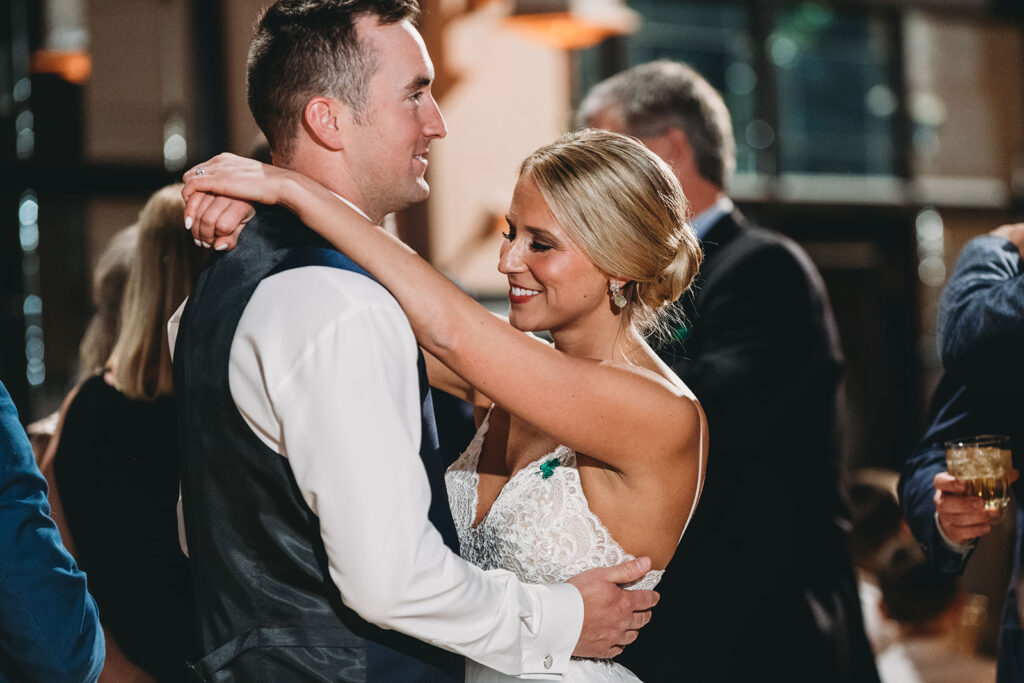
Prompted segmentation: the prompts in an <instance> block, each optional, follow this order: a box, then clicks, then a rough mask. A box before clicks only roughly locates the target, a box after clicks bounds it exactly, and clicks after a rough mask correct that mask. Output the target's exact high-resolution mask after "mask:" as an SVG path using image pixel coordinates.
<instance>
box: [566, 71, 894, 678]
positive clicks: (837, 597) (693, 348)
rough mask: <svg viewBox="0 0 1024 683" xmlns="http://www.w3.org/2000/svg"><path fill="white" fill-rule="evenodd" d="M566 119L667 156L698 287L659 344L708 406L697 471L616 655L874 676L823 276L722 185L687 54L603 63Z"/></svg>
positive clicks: (670, 663)
mask: <svg viewBox="0 0 1024 683" xmlns="http://www.w3.org/2000/svg"><path fill="white" fill-rule="evenodd" d="M579 119H580V122H581V123H583V124H585V125H588V126H592V127H598V128H605V129H608V130H612V131H615V132H619V133H625V134H627V135H632V136H634V137H637V138H639V139H640V140H641V141H642V142H643V143H644V144H645V145H647V147H649V148H650V149H651V150H652V151H654V152H655V153H656V154H658V155H659V156H661V157H662V158H663V159H665V161H667V162H668V163H669V165H670V166H671V167H672V169H673V171H675V174H676V177H677V178H678V179H679V183H680V185H682V188H683V192H684V193H685V194H686V197H687V199H689V201H690V206H691V208H692V211H693V213H694V218H693V226H694V229H695V230H696V232H697V236H698V237H699V238H700V239H701V242H702V245H703V248H704V262H703V263H702V265H701V269H700V273H699V274H698V276H697V281H696V283H695V285H694V289H693V291H694V295H693V297H692V298H691V297H684V298H683V299H681V300H680V301H681V303H679V304H677V306H679V307H680V310H679V312H680V313H681V314H682V316H683V317H684V322H682V323H681V324H680V325H679V327H678V328H677V329H676V331H675V335H674V339H672V340H671V341H670V343H668V344H665V345H663V346H662V347H661V348H660V349H659V353H660V354H661V356H662V357H663V358H664V360H665V361H666V362H668V363H669V364H670V365H671V366H672V369H673V370H675V371H676V373H677V374H678V375H679V377H680V378H681V379H682V380H683V381H684V382H686V383H687V384H688V385H689V386H690V387H691V388H692V389H693V391H694V392H695V393H696V395H697V396H698V397H700V401H701V403H702V405H703V406H704V409H705V411H706V412H707V417H708V425H709V428H710V430H711V455H710V457H709V459H708V462H709V464H708V478H707V485H706V487H705V489H704V493H703V494H702V497H701V504H700V506H698V508H697V512H696V514H695V515H694V518H693V522H692V524H691V525H690V529H689V532H688V533H687V535H686V536H685V537H684V538H683V540H682V542H681V543H680V546H679V552H678V554H677V557H678V558H680V560H678V561H676V562H675V563H674V564H673V565H672V571H670V572H668V573H667V574H666V578H665V580H664V581H663V582H662V583H661V584H660V585H659V591H660V592H661V594H662V598H661V603H660V604H659V606H658V608H657V611H656V616H657V618H656V619H654V620H653V621H652V622H651V624H650V626H648V627H647V629H645V631H644V634H643V637H642V638H640V639H639V641H638V643H637V644H636V645H634V646H632V647H630V648H628V649H627V650H626V652H625V653H623V655H622V657H621V659H622V661H623V662H624V663H626V665H627V666H629V668H630V669H632V670H633V671H635V672H636V674H637V675H638V676H640V678H642V679H644V680H646V681H655V680H665V681H670V680H675V677H676V675H677V674H676V672H675V668H676V665H677V662H678V661H679V658H680V657H682V658H684V659H685V660H686V661H688V662H690V661H692V662H703V666H706V667H707V670H706V671H703V670H702V671H701V672H700V673H699V674H696V678H697V679H698V680H708V681H711V680H715V681H719V680H722V681H747V680H751V679H752V678H756V677H764V676H772V677H776V676H781V677H785V678H786V679H787V680H790V681H821V680H830V681H837V682H838V681H858V682H859V681H871V680H874V679H875V677H876V675H875V673H874V662H873V657H872V654H871V649H870V647H869V646H868V642H867V639H866V638H865V636H864V627H863V624H862V621H861V614H860V603H859V600H858V597H857V587H856V579H855V577H854V573H853V565H852V563H851V560H850V552H849V549H848V547H847V539H846V526H845V524H846V522H845V517H846V515H847V511H846V506H845V504H844V502H843V496H842V490H841V486H840V451H839V444H838V441H837V434H836V408H837V405H836V404H837V400H838V389H839V380H840V375H841V370H842V352H841V350H840V348H839V337H838V332H837V330H836V326H835V320H834V319H833V316H832V308H831V306H830V305H829V300H828V295H827V293H826V292H825V288H824V284H823V283H822V280H821V276H820V275H819V274H818V271H817V270H816V269H815V267H814V265H813V264H812V263H811V261H810V259H809V258H808V257H807V254H806V253H804V251H803V250H802V249H801V248H800V247H799V246H797V245H796V243H794V242H793V241H791V240H789V239H787V238H785V237H783V236H782V235H779V234H777V233H774V232H770V231H767V230H763V229H760V228H757V227H755V226H753V225H751V224H750V223H749V222H748V221H747V220H746V219H745V218H744V216H743V215H742V214H741V213H740V212H739V210H737V209H736V207H735V206H734V205H733V203H732V201H731V200H730V199H729V197H728V195H727V194H726V190H725V187H726V183H727V180H728V178H729V176H730V174H731V173H732V170H733V169H734V167H735V159H734V155H735V142H734V140H733V133H732V124H731V122H730V119H729V112H728V110H727V109H726V107H725V103H724V102H723V100H722V97H721V95H720V94H719V93H718V92H717V91H716V90H715V89H714V88H712V87H711V85H710V84H709V83H708V82H707V81H705V80H704V79H703V78H702V77H701V76H700V75H699V74H697V73H696V72H695V71H694V70H693V69H691V68H690V67H688V66H686V65H684V64H681V63H678V62H670V61H656V62H651V63H648V64H642V65H639V66H635V67H633V68H631V69H629V70H627V71H624V72H622V73H620V74H618V75H616V76H613V77H611V78H610V79H608V80H606V81H603V82H601V83H599V84H597V85H596V86H594V88H593V89H591V91H590V92H589V93H588V94H587V96H586V97H584V99H583V102H582V104H581V105H580V110H579ZM793 491H799V492H800V495H793V494H792V492H793ZM754 501H761V502H762V504H760V505H758V506H757V507H756V508H751V507H750V505H751V504H752V503H753V502H754ZM755 604H757V605H760V607H759V609H757V610H756V612H754V611H751V610H750V606H751V605H755ZM695 614H700V615H701V618H700V619H695V618H694V615H695ZM659 652H660V653H662V655H660V656H659V655H658V654H657V653H659ZM665 654H667V655H668V656H665Z"/></svg>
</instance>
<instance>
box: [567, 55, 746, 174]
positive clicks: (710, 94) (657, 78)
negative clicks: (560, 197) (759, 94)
mask: <svg viewBox="0 0 1024 683" xmlns="http://www.w3.org/2000/svg"><path fill="white" fill-rule="evenodd" d="M606 111H608V112H612V113H615V114H618V115H620V116H621V118H622V123H623V125H624V126H625V131H624V132H625V133H627V134H628V135H632V136H633V137H637V138H650V137H658V136H660V135H664V134H665V133H666V132H667V131H668V130H669V129H671V128H678V129H679V130H681V131H682V132H683V133H684V134H685V135H686V139H687V141H688V142H689V143H690V147H692V148H693V151H694V155H695V156H696V160H697V170H698V171H699V172H700V174H701V176H703V177H704V179H705V180H707V181H708V182H711V183H713V184H714V185H716V186H717V187H720V188H724V187H725V183H726V179H727V178H728V177H729V176H730V175H731V173H732V172H733V170H734V169H735V167H736V143H735V141H734V139H733V134H732V122H731V121H730V118H729V110H728V109H727V108H726V106H725V102H724V101H723V100H722V96H721V95H720V94H719V93H718V91H717V90H715V89H714V88H713V87H712V86H711V84H710V83H708V82H707V81H706V80H704V78H703V77H702V76H701V75H700V74H698V73H697V72H696V71H694V70H693V69H692V68H690V67H689V66H687V65H686V64H682V63H680V62H672V61H668V60H658V61H655V62H648V63H646V64H640V65H639V66H634V67H632V68H631V69H627V70H626V71H623V72H620V73H618V74H616V75H614V76H612V77H610V78H607V79H605V80H603V81H601V82H600V83H598V84H597V85H595V86H594V87H593V88H591V89H590V92H588V93H587V95H586V97H584V98H583V102H582V103H580V106H579V110H578V111H577V115H576V116H577V122H578V125H580V126H587V125H589V123H590V121H591V120H592V119H593V118H594V116H596V115H597V114H598V113H599V112H606Z"/></svg>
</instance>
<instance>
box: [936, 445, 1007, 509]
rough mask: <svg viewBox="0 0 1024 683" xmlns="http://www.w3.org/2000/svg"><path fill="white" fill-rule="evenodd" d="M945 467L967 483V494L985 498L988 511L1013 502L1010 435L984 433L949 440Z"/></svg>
mask: <svg viewBox="0 0 1024 683" xmlns="http://www.w3.org/2000/svg"><path fill="white" fill-rule="evenodd" d="M946 469H947V470H948V471H949V473H950V474H951V475H953V476H954V477H956V478H957V479H958V480H960V481H962V482H963V483H964V484H966V485H967V494H966V495H968V496H975V497H977V498H981V499H982V500H983V501H985V509H986V510H997V509H1000V508H1004V507H1006V505H1007V504H1008V503H1009V502H1010V471H1011V470H1012V469H1013V462H1012V460H1011V458H1010V437H1008V436H1002V435H999V434H984V435H981V436H971V437H967V438H964V439H956V440H954V441H947V442H946Z"/></svg>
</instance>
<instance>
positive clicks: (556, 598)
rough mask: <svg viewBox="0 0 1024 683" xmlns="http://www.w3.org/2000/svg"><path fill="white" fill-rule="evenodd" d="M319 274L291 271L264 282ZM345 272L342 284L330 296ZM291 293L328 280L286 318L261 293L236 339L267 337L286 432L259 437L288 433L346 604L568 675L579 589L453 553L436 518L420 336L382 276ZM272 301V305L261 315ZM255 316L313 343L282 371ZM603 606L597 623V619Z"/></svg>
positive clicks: (484, 652) (498, 663)
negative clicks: (312, 324)
mask: <svg viewBox="0 0 1024 683" xmlns="http://www.w3.org/2000/svg"><path fill="white" fill-rule="evenodd" d="M311 270H315V269H302V271H311ZM310 275H312V274H311V273H308V272H307V273H304V274H300V271H289V272H287V273H282V274H280V275H277V276H274V278H271V279H270V280H268V281H267V282H265V283H264V284H263V285H261V288H264V287H267V286H268V285H269V284H271V282H272V281H275V280H276V281H277V282H276V283H274V286H281V285H282V284H283V283H284V282H285V280H286V279H288V278H292V279H295V278H298V279H297V280H295V281H296V282H301V281H302V280H303V279H304V278H306V279H308V278H309V276H310ZM341 279H345V280H346V281H345V283H344V288H339V289H338V291H336V292H335V291H329V290H328V291H323V290H324V288H325V285H327V284H328V283H337V282H340V281H341ZM294 284H295V283H294V282H293V283H292V285H294ZM289 288H290V289H291V290H292V291H317V288H319V289H320V290H321V291H318V293H317V296H318V297H320V299H321V300H314V301H311V300H309V299H308V298H293V299H292V300H291V303H290V304H289V306H290V307H291V309H290V310H289V312H288V314H287V315H288V317H287V318H286V319H284V320H282V316H281V309H280V305H279V301H278V303H277V304H269V302H267V301H264V297H263V296H262V294H261V292H260V291H259V290H257V293H256V294H255V295H254V297H253V299H252V301H251V302H250V304H249V306H248V307H247V309H246V313H245V316H243V320H242V322H241V323H240V325H239V332H238V333H236V337H235V346H239V345H240V344H241V345H242V346H245V345H246V344H250V343H253V344H255V343H262V344H263V348H261V349H260V350H259V351H260V354H259V355H260V357H261V362H263V364H264V369H263V372H264V375H263V379H265V381H266V392H267V394H268V395H269V396H270V399H271V402H272V404H273V411H274V413H275V414H276V420H277V423H278V424H279V425H280V434H277V435H275V434H270V433H267V432H264V434H263V436H264V438H265V440H266V439H267V438H268V437H271V438H272V439H279V442H280V445H281V449H280V450H279V452H282V454H283V455H285V456H286V457H287V458H288V460H289V463H290V465H291V468H292V471H293V472H294V474H295V478H296V481H297V483H298V485H299V488H300V490H301V491H302V494H303V496H304V498H305V500H306V502H307V503H308V504H309V506H310V508H311V509H312V510H313V511H314V512H315V513H316V514H317V515H318V517H319V518H320V523H321V533H322V536H323V541H324V546H325V548H326V550H327V556H328V561H329V569H330V573H331V577H332V579H333V580H334V582H335V584H336V585H337V586H338V588H339V590H340V592H341V595H342V598H343V599H344V601H345V602H346V604H347V605H348V606H349V607H351V608H352V609H354V610H355V611H356V612H357V613H359V614H360V615H361V616H362V617H363V618H365V619H367V620H368V621H371V622H373V623H376V624H378V625H380V626H383V627H386V628H391V629H395V630H398V631H401V632H403V633H407V634H409V635H412V636H414V637H416V638H419V639H421V640H426V641H428V642H431V643H434V644H436V645H438V646H440V647H443V648H446V649H449V650H453V651H456V652H459V653H460V654H463V655H465V656H467V657H470V658H472V659H475V660H477V661H479V662H481V663H483V664H485V665H486V666H489V667H491V668H494V669H497V670H499V671H502V672H505V673H509V674H513V675H520V676H524V677H531V678H552V677H554V678H557V677H559V675H560V674H561V673H562V672H563V671H564V670H565V668H566V667H567V665H568V661H569V657H570V655H571V654H572V653H573V650H574V648H576V646H577V641H578V640H580V634H581V625H582V623H583V600H581V595H580V592H578V591H577V590H576V589H575V588H574V587H572V586H570V585H555V586H539V585H526V584H522V583H520V582H519V581H517V580H516V578H515V577H514V576H513V575H512V574H510V573H507V572H483V571H481V570H480V569H478V568H476V567H474V566H472V565H470V564H468V563H466V562H465V561H463V560H462V559H461V558H459V557H458V556H457V555H455V554H453V553H452V552H451V551H450V550H448V548H447V547H446V546H445V545H444V544H443V541H442V539H441V536H440V534H439V533H438V532H437V530H436V529H435V528H434V527H433V525H431V524H430V523H429V521H428V519H427V509H428V506H429V503H430V495H431V494H430V489H429V486H428V484H427V479H426V476H425V473H424V471H423V467H422V464H421V462H420V459H419V439H420V415H419V410H420V398H419V386H418V379H417V368H416V344H415V340H414V338H413V336H412V332H411V330H410V328H409V326H408V322H407V321H406V320H405V317H404V315H402V313H401V310H400V309H399V308H398V306H397V304H396V303H395V302H394V301H393V300H391V299H390V297H388V298H386V299H385V298H382V297H381V296H380V294H379V293H375V292H373V291H372V290H373V288H377V285H375V284H373V283H371V282H370V281H369V280H366V279H365V278H363V277H361V276H358V275H353V274H350V273H348V274H343V273H341V272H340V271H331V274H330V275H329V276H328V277H327V278H326V279H324V280H323V281H319V282H318V283H317V284H316V286H315V288H312V289H310V288H307V287H305V286H302V287H301V289H296V288H295V287H294V286H290V287H289ZM367 288H370V289H367ZM321 295H322V296H321ZM339 300H340V301H343V302H345V305H344V306H339V308H338V309H337V310H335V309H333V308H331V309H329V310H324V309H323V305H324V304H323V301H334V302H335V303H337V302H338V301H339ZM264 303H268V305H269V306H270V307H268V308H267V310H266V311H265V312H261V311H260V306H261V305H263V304H264ZM332 305H333V304H327V306H328V307H330V306H332ZM275 306H276V308H275ZM303 308H308V309H309V310H306V311H304V310H302V309H303ZM253 319H255V320H260V319H262V320H265V321H268V322H267V325H268V326H276V327H277V329H278V330H279V333H278V335H277V338H278V339H279V340H280V342H279V343H281V344H283V345H284V346H285V347H288V346H289V345H293V346H294V344H293V342H292V340H294V339H296V338H298V339H305V340H306V343H305V346H304V347H303V348H301V349H298V348H291V350H289V351H287V353H290V354H291V357H290V358H289V360H288V361H287V362H283V363H280V366H279V367H278V366H277V365H276V364H275V362H272V361H270V360H269V359H270V358H273V357H275V356H280V355H282V354H281V352H280V350H278V349H267V348H266V346H267V344H266V342H265V339H266V335H267V334H268V333H269V331H268V330H260V331H258V332H256V331H254V332H253V334H252V335H251V336H247V332H246V331H245V327H246V325H247V321H250V320H253ZM309 320H313V321H318V323H317V329H316V331H315V333H312V334H304V333H303V331H302V330H301V329H298V328H301V326H302V325H304V324H306V323H305V322H304V321H309ZM234 355H235V351H234V347H233V351H232V356H233V359H234ZM231 389H232V395H233V396H235V397H236V402H239V396H238V393H239V392H244V391H245V389H244V387H240V386H236V375H235V374H232V378H231ZM239 407H240V408H242V405H241V404H240V406H239ZM244 412H245V410H244V409H243V413H244ZM257 433H260V432H259V431H258V430H257ZM270 445H272V447H273V444H270ZM601 588H603V589H604V592H605V593H606V597H607V593H608V591H614V594H613V595H612V596H611V599H610V602H612V603H615V602H616V600H618V602H620V603H621V602H622V600H621V599H619V598H618V596H617V595H615V594H618V593H625V591H621V590H619V589H617V588H615V587H614V586H612V585H611V584H610V583H609V582H608V581H607V580H605V581H604V586H603V587H602V586H598V587H597V588H594V587H591V590H590V593H589V595H591V596H593V595H596V594H597V593H599V592H600V590H599V589H601ZM584 589H585V590H586V589H587V587H586V586H584ZM629 599H643V598H642V596H636V597H635V598H634V596H629ZM648 599H649V598H648ZM591 602H593V600H591ZM616 606H618V607H619V608H620V610H621V605H612V607H611V609H609V610H607V611H608V612H609V613H610V614H611V613H615V614H618V613H617V612H615V607H616ZM643 609H646V607H644V608H643ZM594 612H595V615H591V614H588V619H590V618H591V617H592V616H598V617H600V616H601V615H600V614H599V610H594ZM608 620H609V619H608V618H606V621H608ZM643 621H646V617H642V616H641V617H640V623H642V622H643ZM640 623H637V624H635V625H634V626H632V627H631V628H639V626H640ZM589 630H590V631H591V632H593V631H594V628H592V627H591V628H590V629H589ZM609 630H611V629H608V628H607V624H606V625H605V631H609ZM602 637H603V636H602ZM590 638H593V633H590V634H589V635H588V639H590ZM619 640H621V638H619ZM614 644H615V643H614V642H612V643H610V644H608V645H606V647H607V646H610V645H614ZM591 647H593V645H592V646H591ZM592 651H593V650H591V652H592ZM588 654H589V652H588Z"/></svg>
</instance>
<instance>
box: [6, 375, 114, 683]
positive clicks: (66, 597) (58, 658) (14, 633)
mask: <svg viewBox="0 0 1024 683" xmlns="http://www.w3.org/2000/svg"><path fill="white" fill-rule="evenodd" d="M103 652H104V650H103V630H102V629H101V628H100V621H99V617H98V615H97V612H96V603H95V601H93V599H92V596H91V595H89V592H88V591H87V590H86V581H85V574H83V573H82V571H81V570H79V568H78V567H77V566H76V565H75V560H74V559H73V558H72V557H71V555H69V554H68V551H67V550H65V549H64V544H63V543H61V540H60V534H59V533H58V532H57V527H56V525H55V524H54V523H53V520H52V519H50V506H49V504H48V503H47V502H46V482H45V480H44V479H43V475H41V474H40V473H39V468H38V467H36V459H35V455H34V454H33V453H32V446H31V445H30V444H29V441H28V436H27V435H26V434H25V430H24V429H22V427H21V423H20V422H18V412H17V410H16V409H15V408H14V403H13V402H11V397H10V395H9V394H8V393H7V389H6V388H4V385H3V384H0V683H6V682H7V681H12V683H13V682H14V681H54V682H55V683H56V682H63V681H67V682H68V683H72V682H74V683H79V682H80V681H94V680H96V678H97V677H98V676H99V674H100V670H101V669H102V668H103Z"/></svg>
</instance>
